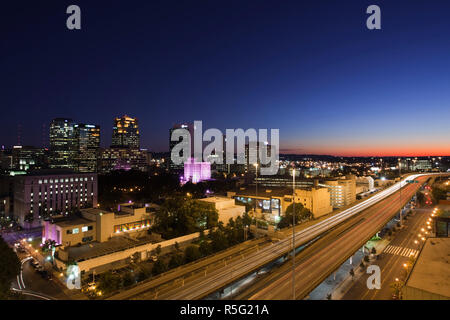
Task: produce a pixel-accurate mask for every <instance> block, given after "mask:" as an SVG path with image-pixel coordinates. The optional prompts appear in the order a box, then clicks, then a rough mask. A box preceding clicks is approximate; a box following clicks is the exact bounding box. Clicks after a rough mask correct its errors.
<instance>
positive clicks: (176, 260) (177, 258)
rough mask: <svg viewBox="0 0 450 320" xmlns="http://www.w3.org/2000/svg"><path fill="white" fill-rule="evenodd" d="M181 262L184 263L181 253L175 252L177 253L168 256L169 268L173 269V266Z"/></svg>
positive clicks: (177, 265)
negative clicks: (170, 256)
mask: <svg viewBox="0 0 450 320" xmlns="http://www.w3.org/2000/svg"><path fill="white" fill-rule="evenodd" d="M183 263H184V258H183V255H181V254H179V253H177V254H175V255H173V256H172V258H170V261H169V269H173V268H176V267H179V266H181V265H182V264H183Z"/></svg>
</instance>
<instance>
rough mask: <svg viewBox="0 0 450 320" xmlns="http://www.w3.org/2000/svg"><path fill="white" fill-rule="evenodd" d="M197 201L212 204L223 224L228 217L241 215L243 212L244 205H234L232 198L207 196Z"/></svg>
mask: <svg viewBox="0 0 450 320" xmlns="http://www.w3.org/2000/svg"><path fill="white" fill-rule="evenodd" d="M199 201H202V202H204V203H208V204H211V205H212V206H214V208H215V209H216V210H217V211H218V213H219V222H223V223H224V224H225V225H226V224H227V223H228V221H229V220H230V219H236V218H237V217H242V215H243V214H244V213H245V206H242V205H236V204H235V201H234V199H230V198H227V197H209V198H204V199H200V200H199Z"/></svg>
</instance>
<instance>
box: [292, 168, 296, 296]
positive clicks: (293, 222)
mask: <svg viewBox="0 0 450 320" xmlns="http://www.w3.org/2000/svg"><path fill="white" fill-rule="evenodd" d="M292 199H293V202H292V300H295V168H293V169H292Z"/></svg>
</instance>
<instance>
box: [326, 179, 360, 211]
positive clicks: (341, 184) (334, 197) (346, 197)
mask: <svg viewBox="0 0 450 320" xmlns="http://www.w3.org/2000/svg"><path fill="white" fill-rule="evenodd" d="M323 186H325V187H327V188H329V189H330V194H331V205H332V206H333V208H341V207H344V206H348V205H351V204H352V203H353V202H355V201H356V177H355V176H349V177H346V178H345V179H335V180H327V181H325V182H324V183H323Z"/></svg>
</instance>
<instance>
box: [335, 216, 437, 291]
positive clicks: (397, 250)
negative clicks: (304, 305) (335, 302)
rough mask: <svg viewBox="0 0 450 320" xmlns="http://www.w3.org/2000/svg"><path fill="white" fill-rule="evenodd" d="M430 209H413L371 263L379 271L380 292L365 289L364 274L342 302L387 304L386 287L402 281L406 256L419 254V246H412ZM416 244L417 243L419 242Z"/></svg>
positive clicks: (365, 276)
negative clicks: (414, 211)
mask: <svg viewBox="0 0 450 320" xmlns="http://www.w3.org/2000/svg"><path fill="white" fill-rule="evenodd" d="M431 212H432V208H430V207H427V208H422V209H416V213H415V214H414V215H413V216H412V217H411V218H409V219H408V221H406V224H405V227H404V228H403V229H402V230H400V231H398V233H397V234H396V235H395V238H394V239H393V240H392V241H391V242H390V243H389V245H388V246H387V247H386V248H385V249H384V251H383V253H382V258H381V260H378V261H376V262H375V264H376V265H378V266H379V267H380V269H381V289H380V290H376V289H373V290H369V289H368V288H367V285H366V281H367V278H368V277H369V275H367V274H364V275H362V276H361V277H360V278H359V279H358V280H356V281H355V283H354V285H352V286H351V287H350V288H349V290H348V291H347V292H346V293H345V294H344V295H343V297H342V299H343V300H390V299H392V291H391V288H390V284H391V283H393V282H394V281H395V279H396V278H397V279H399V280H401V281H404V280H405V277H404V276H405V268H404V267H403V264H404V263H407V262H408V260H409V255H411V254H412V255H414V256H416V255H417V253H418V251H417V250H419V245H421V242H419V244H416V243H414V241H415V240H418V234H419V233H421V230H420V229H421V228H423V227H424V225H426V220H427V218H429V216H430V214H431ZM419 240H420V239H419Z"/></svg>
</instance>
